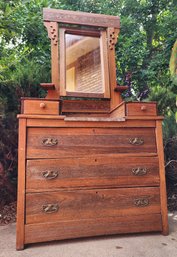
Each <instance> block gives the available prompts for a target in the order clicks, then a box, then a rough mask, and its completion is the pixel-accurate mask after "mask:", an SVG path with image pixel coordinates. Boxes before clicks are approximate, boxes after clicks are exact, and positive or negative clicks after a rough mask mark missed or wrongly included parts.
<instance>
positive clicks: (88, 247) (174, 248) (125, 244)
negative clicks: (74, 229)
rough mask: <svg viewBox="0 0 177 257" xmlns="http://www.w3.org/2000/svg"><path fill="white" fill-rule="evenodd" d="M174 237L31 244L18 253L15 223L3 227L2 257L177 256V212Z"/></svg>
mask: <svg viewBox="0 0 177 257" xmlns="http://www.w3.org/2000/svg"><path fill="white" fill-rule="evenodd" d="M169 224H170V234H169V236H162V235H160V234H159V233H155V234H138V235H137V234H136V235H126V236H125V235H124V236H120V235H119V236H108V237H99V238H90V239H77V240H67V241H60V242H53V243H47V244H46V243H45V244H44V243H43V244H33V245H29V246H28V247H27V248H26V249H25V250H23V251H16V250H15V224H10V225H8V226H1V227H0V257H17V256H18V257H23V256H24V257H38V256H39V257H177V212H175V213H170V214H169Z"/></svg>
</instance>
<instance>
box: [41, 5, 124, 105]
mask: <svg viewBox="0 0 177 257" xmlns="http://www.w3.org/2000/svg"><path fill="white" fill-rule="evenodd" d="M43 19H44V25H45V26H46V28H47V31H48V36H49V38H50V39H51V59H52V61H51V70H52V76H51V77H52V83H53V84H54V86H55V92H54V93H53V94H51V95H52V96H53V97H54V98H58V97H60V96H63V95H67V94H66V92H65V90H64V87H65V75H64V76H63V74H65V71H64V70H63V68H64V69H65V67H62V65H59V56H60V52H59V51H60V50H59V26H61V27H62V25H63V24H68V25H81V26H87V27H90V28H91V30H90V29H89V31H88V32H91V31H92V30H93V28H94V30H96V31H99V28H102V30H100V33H101V45H100V47H101V53H102V54H101V55H102V58H104V62H103V64H102V65H103V67H102V68H103V70H104V86H105V94H104V96H103V98H110V109H114V108H115V107H116V106H117V105H118V104H120V103H121V102H122V98H121V95H120V92H119V91H116V90H115V88H116V85H117V82H116V63H115V44H116V43H117V37H118V34H119V32H120V19H119V17H118V16H111V15H102V14H93V13H85V12H75V11H64V10H57V9H50V8H44V9H43ZM67 29H68V28H66V30H67ZM70 29H71V28H70ZM71 30H73V31H74V28H73V29H71ZM80 32H81V33H82V29H81V30H80ZM62 41H63V40H62ZM62 41H61V42H62ZM61 47H62V46H61ZM103 56H104V57H103ZM106 56H108V58H106ZM60 67H61V68H60ZM106 67H108V68H106ZM59 74H60V76H59ZM88 97H89V96H88ZM90 97H91V96H90ZM93 97H94V96H93Z"/></svg>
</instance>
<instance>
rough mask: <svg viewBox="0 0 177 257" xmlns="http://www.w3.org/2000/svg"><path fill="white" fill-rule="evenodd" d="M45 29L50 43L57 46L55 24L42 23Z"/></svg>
mask: <svg viewBox="0 0 177 257" xmlns="http://www.w3.org/2000/svg"><path fill="white" fill-rule="evenodd" d="M44 25H45V27H46V28H47V32H48V37H49V38H50V39H51V43H53V44H54V45H57V44H58V24H57V22H44Z"/></svg>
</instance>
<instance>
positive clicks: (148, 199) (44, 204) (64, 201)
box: [26, 187, 160, 224]
mask: <svg viewBox="0 0 177 257" xmlns="http://www.w3.org/2000/svg"><path fill="white" fill-rule="evenodd" d="M144 213H146V214H155V213H160V197H159V188H158V187H150V188H148V187H144V188H127V189H125V188H120V189H97V190H75V191H74V190H71V191H57V192H44V193H28V194H27V195H26V224H32V223H46V222H58V221H69V220H72V221H74V220H87V219H97V218H105V217H107V218H108V217H118V216H126V215H128V216H131V215H141V214H144Z"/></svg>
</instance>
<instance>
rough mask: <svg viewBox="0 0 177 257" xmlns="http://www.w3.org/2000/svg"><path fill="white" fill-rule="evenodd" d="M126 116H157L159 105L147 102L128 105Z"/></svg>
mask: <svg viewBox="0 0 177 257" xmlns="http://www.w3.org/2000/svg"><path fill="white" fill-rule="evenodd" d="M126 115H127V116H146V115H147V116H148V115H154V116H156V115H157V105H156V103H147V102H144V103H143V102H136V103H135V102H134V103H133V102H132V103H127V104H126Z"/></svg>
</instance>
